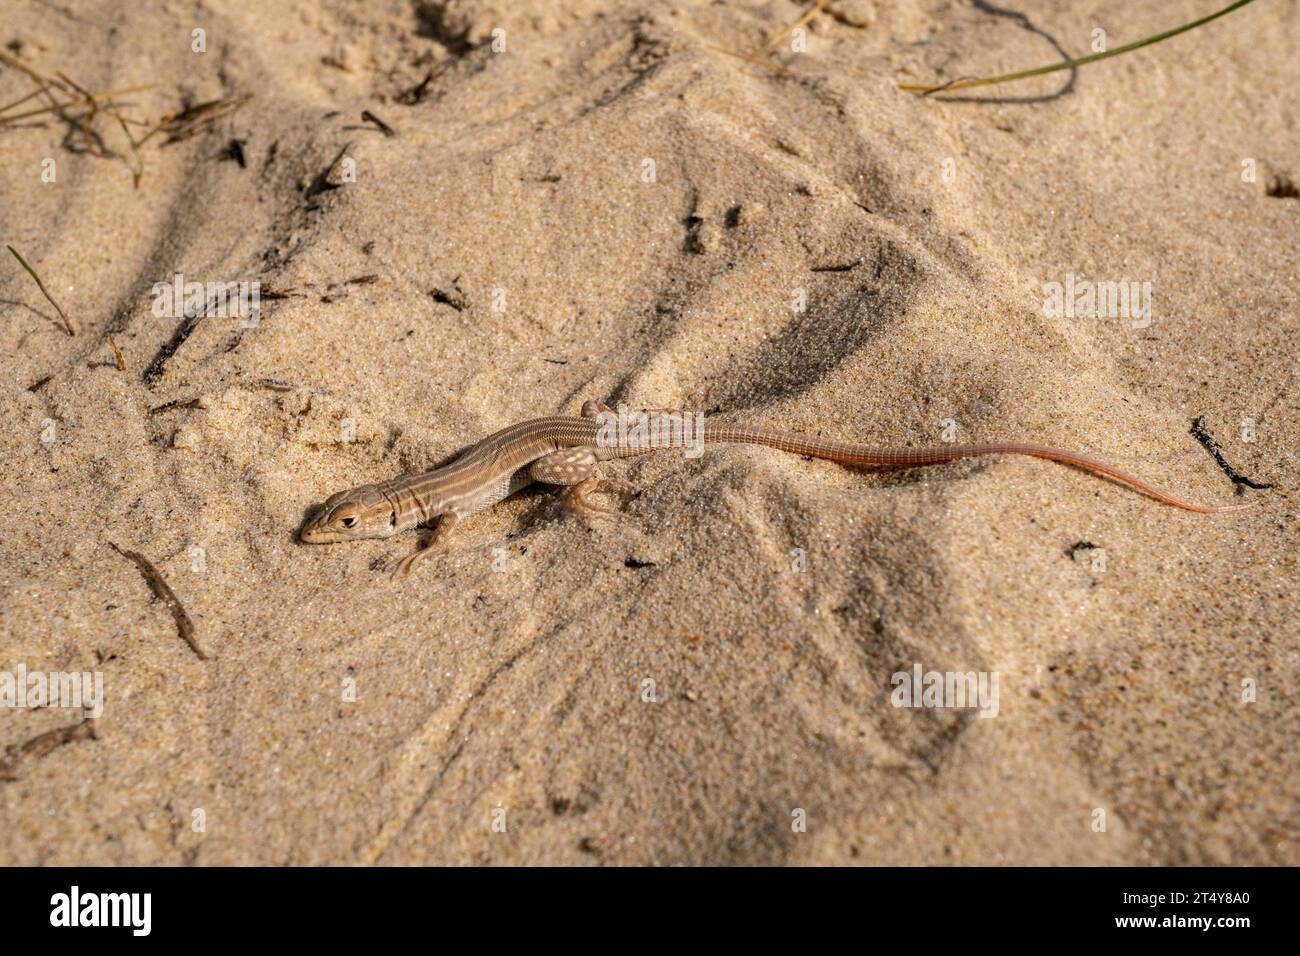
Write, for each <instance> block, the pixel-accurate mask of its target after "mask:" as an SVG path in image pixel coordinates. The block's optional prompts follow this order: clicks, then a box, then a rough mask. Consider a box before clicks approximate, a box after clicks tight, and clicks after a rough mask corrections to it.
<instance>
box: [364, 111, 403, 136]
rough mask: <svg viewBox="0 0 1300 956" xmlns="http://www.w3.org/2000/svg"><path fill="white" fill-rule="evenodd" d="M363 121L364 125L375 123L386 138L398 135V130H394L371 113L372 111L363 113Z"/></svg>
mask: <svg viewBox="0 0 1300 956" xmlns="http://www.w3.org/2000/svg"><path fill="white" fill-rule="evenodd" d="M361 121H362V122H363V123H374V124H375V125H376V126H378V127H379V129H380V131H381V132H382V133H383V134H384V135H385V136H389V137H392V136H396V135H397V130H395V129H393V128H392V127H391V126H389V125H388V124H387V123H385V122H384V121H383V120H381V119H380V118H379V117H378V116H376V115H375V114H374V113H372V112H370V110H362V111H361Z"/></svg>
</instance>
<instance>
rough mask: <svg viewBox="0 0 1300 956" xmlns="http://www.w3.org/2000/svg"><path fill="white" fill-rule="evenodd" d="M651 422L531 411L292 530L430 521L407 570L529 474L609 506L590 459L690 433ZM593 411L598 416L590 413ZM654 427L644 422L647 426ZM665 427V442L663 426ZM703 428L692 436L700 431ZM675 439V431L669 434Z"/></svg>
mask: <svg viewBox="0 0 1300 956" xmlns="http://www.w3.org/2000/svg"><path fill="white" fill-rule="evenodd" d="M633 414H644V415H645V416H647V420H648V421H649V423H650V424H651V425H657V424H660V423H662V424H663V426H664V427H663V428H662V429H658V435H659V437H658V440H657V441H656V442H655V443H654V444H653V445H652V444H651V443H650V440H649V438H648V436H647V435H646V434H645V433H638V432H636V431H635V430H633V431H631V432H629V433H627V434H620V435H619V437H618V439H617V442H616V443H615V444H605V445H602V444H601V442H602V441H607V439H606V438H604V437H603V436H605V435H607V434H608V432H607V431H602V424H601V422H602V421H604V420H605V418H604V416H605V415H613V412H612V410H611V409H610V408H609V407H608V406H607V405H603V404H601V403H599V402H587V403H586V404H584V405H583V406H582V416H583V417H581V418H568V417H563V416H553V417H551V418H534V419H532V420H531V421H526V422H520V423H519V424H518V425H511V426H510V427H509V428H505V429H502V430H501V431H499V432H497V433H496V434H495V435H489V436H488V437H487V438H484V439H483V440H482V441H480V442H479V443H478V444H476V445H474V446H473V447H471V448H469V449H468V450H467V451H466V452H465V453H464V454H462V455H461V456H460V457H458V458H457V459H456V460H455V461H453V462H452V463H451V464H449V465H447V466H445V467H443V468H436V469H434V470H433V471H426V472H422V473H420V474H415V475H403V476H402V477H400V478H393V479H391V480H389V481H384V482H381V483H379V484H377V485H362V486H361V487H359V488H353V489H351V490H350V491H343V492H340V493H339V494H336V495H333V496H332V497H331V498H330V499H329V500H328V501H326V502H325V504H324V506H323V507H322V508H321V509H320V510H319V511H317V512H316V513H315V514H314V515H313V516H312V517H311V518H309V519H308V520H307V522H306V524H304V525H303V528H302V532H301V534H300V537H301V538H302V540H303V541H305V542H307V543H308V544H330V543H333V542H336V541H355V540H357V539H360V538H387V537H390V536H391V535H395V534H397V533H398V532H401V531H409V530H410V529H412V528H415V527H417V526H419V525H423V524H430V525H432V526H433V528H434V532H433V534H432V536H431V537H430V538H429V540H428V541H427V542H425V545H424V547H422V548H421V549H420V550H418V551H416V552H415V553H414V554H410V555H408V556H407V557H405V558H403V559H402V561H401V563H400V564H399V565H398V566H397V571H398V572H406V571H409V570H410V568H411V566H412V565H413V564H415V562H416V561H417V560H419V559H421V558H424V557H426V556H428V555H430V554H434V553H437V552H438V551H440V550H442V549H443V548H444V547H445V546H446V543H447V538H448V536H449V535H450V533H451V531H452V529H453V528H454V527H455V526H456V522H457V520H459V519H460V518H463V517H465V516H466V515H471V514H474V513H475V512H477V511H483V510H484V509H486V508H490V507H492V505H494V504H496V503H497V502H498V501H501V500H502V499H504V498H507V497H509V496H510V495H512V494H514V493H515V492H516V491H519V490H520V489H521V488H523V487H525V486H527V485H530V484H532V483H533V482H535V481H536V482H542V483H543V484H548V485H563V486H567V487H568V488H569V493H568V495H567V496H566V499H565V503H566V505H568V507H570V508H571V509H573V510H575V511H578V512H586V513H595V514H612V513H616V512H615V511H614V509H610V508H604V507H601V506H600V505H597V504H594V503H593V502H592V501H591V500H590V495H591V493H592V492H593V491H595V490H596V488H597V487H599V485H600V483H601V479H600V478H599V477H598V476H597V474H596V464H597V462H601V461H608V460H609V459H611V458H629V457H631V456H633V455H641V454H645V453H646V452H650V451H658V450H661V449H663V448H671V447H683V446H685V445H686V444H687V443H688V439H689V436H683V433H682V431H681V429H680V427H679V428H678V430H677V432H676V434H675V436H674V435H673V434H672V430H671V428H670V427H669V422H670V421H672V420H674V419H675V420H677V421H680V418H681V413H679V412H668V411H646V412H644V413H633ZM598 416H600V419H601V421H598ZM701 427H702V429H703V435H702V440H703V443H704V444H710V445H719V444H726V443H735V442H741V443H746V444H750V445H766V446H768V447H769V448H777V449H780V450H781V451H786V452H791V453H792V454H795V455H807V456H810V457H812V458H824V459H826V460H828V461H834V462H839V463H840V464H844V465H867V466H880V467H891V468H909V467H914V466H917V465H934V464H938V463H940V462H945V461H956V460H957V459H959V458H976V457H979V456H982V455H1031V456H1033V457H1035V458H1046V459H1047V460H1048V461H1059V462H1063V463H1065V464H1067V465H1074V466H1076V467H1078V468H1082V469H1083V470H1084V471H1089V472H1092V473H1093V474H1095V475H1105V476H1106V477H1108V478H1113V479H1114V480H1115V481H1118V482H1120V483H1121V484H1125V485H1128V486H1129V487H1130V488H1133V489H1134V490H1136V491H1140V492H1142V493H1143V494H1146V495H1149V496H1151V497H1152V498H1155V499H1156V500H1157V501H1161V502H1164V503H1165V504H1167V505H1173V506H1174V507H1175V508H1182V509H1184V510H1186V511H1196V512H1200V513H1201V514H1218V513H1220V512H1224V511H1239V510H1241V509H1242V508H1246V507H1249V505H1248V504H1240V505H1225V506H1223V507H1217V508H1214V507H1206V506H1204V505H1196V504H1192V503H1191V502H1189V501H1184V500H1183V499H1181V498H1176V497H1174V496H1173V495H1171V494H1168V493H1167V492H1164V491H1160V490H1159V489H1157V488H1153V487H1151V485H1148V484H1147V483H1146V482H1144V481H1139V480H1138V479H1137V478H1134V477H1133V476H1132V475H1129V474H1126V473H1125V472H1122V471H1120V470H1119V469H1118V468H1116V467H1115V466H1114V465H1108V464H1106V463H1105V462H1101V461H1097V460H1096V459H1094V458H1089V457H1087V456H1086V455H1080V454H1077V453H1076V452H1072V451H1064V450H1062V449H1060V448H1048V447H1045V446H1043V445H1016V444H984V445H940V446H936V447H932V448H871V447H868V446H866V445H855V444H852V443H850V442H839V441H821V440H818V439H812V438H802V437H800V436H798V435H786V434H783V433H781V432H776V431H770V430H768V429H766V428H751V427H748V426H745V425H715V424H712V423H705V424H703V425H702V426H701ZM653 431H654V430H652V433H653ZM665 435H667V436H670V440H669V441H668V442H667V443H666V442H665V440H664V436H665ZM700 437H701V436H696V440H698V439H699V438H700ZM673 439H675V440H673Z"/></svg>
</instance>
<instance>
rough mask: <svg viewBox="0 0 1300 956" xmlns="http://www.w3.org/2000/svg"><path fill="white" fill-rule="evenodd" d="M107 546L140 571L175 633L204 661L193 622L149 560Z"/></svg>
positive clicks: (138, 553)
mask: <svg viewBox="0 0 1300 956" xmlns="http://www.w3.org/2000/svg"><path fill="white" fill-rule="evenodd" d="M108 546H109V547H110V548H112V549H113V550H114V551H116V552H117V553H118V554H120V555H121V556H122V557H124V558H127V559H129V560H131V561H133V562H134V563H135V566H136V567H137V568H139V569H140V575H141V576H142V577H143V578H144V583H145V584H147V585H149V590H150V591H152V592H153V593H154V596H155V597H157V598H158V599H159V600H161V601H162V602H163V604H165V605H167V610H169V611H171V612H172V617H173V618H174V619H175V621H176V632H177V633H178V634H180V636H181V640H183V641H184V642H185V643H186V644H188V645H189V646H190V650H192V651H193V652H194V653H195V654H196V655H197V656H198V658H199V660H201V661H206V660H207V659H208V655H207V654H205V653H204V651H203V648H201V647H199V644H198V641H197V640H195V638H194V622H193V621H191V620H190V616H189V615H188V614H186V613H185V608H183V607H181V602H180V600H179V599H178V598H177V597H176V592H175V591H173V590H172V589H171V587H170V586H169V585H168V584H167V582H166V581H164V580H163V576H162V575H161V574H159V573H158V569H157V568H155V567H154V566H153V565H152V564H151V563H150V562H149V559H148V558H146V557H145V556H144V555H143V554H141V553H140V552H139V551H127V550H125V549H123V548H119V547H118V546H117V545H115V544H114V543H113V542H111V541H110V542H109V543H108Z"/></svg>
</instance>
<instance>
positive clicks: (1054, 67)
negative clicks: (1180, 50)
mask: <svg viewBox="0 0 1300 956" xmlns="http://www.w3.org/2000/svg"><path fill="white" fill-rule="evenodd" d="M1253 2H1254V0H1237V2H1236V3H1232V4H1229V5H1228V6H1226V7H1224V8H1223V9H1222V10H1218V11H1216V12H1214V13H1211V14H1210V15H1208V16H1204V17H1201V19H1199V20H1193V21H1192V22H1191V23H1184V24H1183V25H1182V26H1180V27H1174V28H1173V29H1172V30H1166V31H1165V32H1163V33H1157V34H1156V35H1155V36H1149V37H1146V38H1145V39H1142V40H1138V41H1136V42H1135V43H1128V44H1125V45H1124V46H1121V47H1116V48H1115V49H1113V50H1106V51H1105V52H1103V53H1093V54H1091V55H1090V56H1081V57H1078V58H1077V59H1073V60H1065V61H1063V62H1061V63H1052V64H1049V65H1048V66H1040V67H1037V68H1036V69H1032V70H1021V71H1019V72H1018V73H1003V74H1002V75H1000V76H980V77H971V78H965V79H956V80H949V81H948V82H947V83H939V84H936V85H933V86H930V85H926V84H923V83H900V84H898V88H899V89H900V90H904V91H906V92H908V93H919V94H921V95H922V96H929V95H931V94H932V93H951V92H954V91H956V90H968V89H970V88H971V87H974V86H992V85H993V84H995V83H1010V82H1012V81H1013V80H1026V79H1028V78H1029V77H1031V76H1042V75H1044V74H1046V73H1055V72H1057V71H1058V70H1072V69H1074V68H1075V67H1078V66H1083V65H1084V64H1085V63H1096V62H1097V61H1098V60H1105V59H1109V58H1110V57H1112V56H1119V55H1120V54H1122V53H1129V52H1131V51H1133V50H1138V49H1141V48H1142V47H1144V46H1151V45H1152V44H1153V43H1159V42H1160V41H1161V40H1168V39H1169V38H1170V37H1174V36H1178V34H1180V33H1186V32H1187V31H1188V30H1194V29H1196V28H1197V27H1199V26H1204V25H1205V24H1207V23H1209V22H1210V21H1211V20H1217V19H1219V17H1222V16H1225V15H1227V14H1229V13H1231V12H1232V11H1233V10H1236V9H1238V8H1240V7H1244V6H1245V5H1246V4H1248V3H1253Z"/></svg>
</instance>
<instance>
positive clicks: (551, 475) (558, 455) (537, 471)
mask: <svg viewBox="0 0 1300 956" xmlns="http://www.w3.org/2000/svg"><path fill="white" fill-rule="evenodd" d="M528 474H529V476H530V477H531V478H532V479H533V480H534V481H540V482H542V483H543V484H547V485H561V486H563V487H565V488H567V489H568V492H567V493H566V494H565V496H564V507H565V509H566V510H568V511H569V512H571V513H574V514H580V515H584V516H587V517H593V516H596V515H617V514H621V512H620V511H619V510H618V509H617V508H606V507H605V506H603V505H598V504H596V503H595V502H593V501H592V500H591V495H592V493H593V492H595V491H596V490H597V489H598V488H599V487H600V486H601V485H602V484H604V481H603V480H602V479H601V477H600V476H599V475H597V474H596V455H595V453H594V452H593V450H592V449H590V448H583V447H576V448H561V449H560V450H559V451H555V452H551V454H549V455H543V456H542V457H541V458H538V459H537V460H536V461H535V462H533V463H532V465H531V466H530V467H529V469H528Z"/></svg>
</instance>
